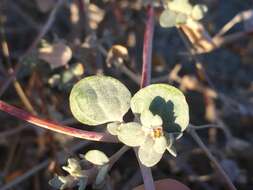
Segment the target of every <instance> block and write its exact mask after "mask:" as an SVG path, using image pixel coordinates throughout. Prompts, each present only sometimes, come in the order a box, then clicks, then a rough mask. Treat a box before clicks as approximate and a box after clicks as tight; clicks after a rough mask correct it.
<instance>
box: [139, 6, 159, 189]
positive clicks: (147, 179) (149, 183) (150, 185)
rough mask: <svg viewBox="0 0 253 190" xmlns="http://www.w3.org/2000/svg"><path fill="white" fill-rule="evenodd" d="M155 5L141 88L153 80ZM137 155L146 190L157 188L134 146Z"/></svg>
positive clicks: (146, 40)
mask: <svg viewBox="0 0 253 190" xmlns="http://www.w3.org/2000/svg"><path fill="white" fill-rule="evenodd" d="M154 14H155V13H154V7H153V6H152V5H151V4H150V5H149V6H148V8H147V17H148V18H147V22H146V28H145V34H144V42H143V64H142V75H141V84H140V86H141V88H143V87H145V86H147V85H149V84H150V82H151V62H152V47H153V36H154ZM134 151H135V155H136V157H137V160H138V162H139V166H140V169H141V174H142V178H143V182H144V187H145V190H155V184H154V179H153V176H152V171H151V169H150V168H148V167H146V166H144V165H143V164H142V163H141V162H140V160H139V157H138V150H137V148H134Z"/></svg>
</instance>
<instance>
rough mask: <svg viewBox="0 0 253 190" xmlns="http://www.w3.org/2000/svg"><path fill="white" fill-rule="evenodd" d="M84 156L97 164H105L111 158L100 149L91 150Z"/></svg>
mask: <svg viewBox="0 0 253 190" xmlns="http://www.w3.org/2000/svg"><path fill="white" fill-rule="evenodd" d="M84 158H85V159H86V160H88V161H89V162H91V163H93V164H95V165H99V166H100V165H104V164H107V163H108V162H109V158H108V157H107V156H106V155H105V154H104V153H103V152H101V151H99V150H90V151H88V152H87V153H86V154H85V155H84Z"/></svg>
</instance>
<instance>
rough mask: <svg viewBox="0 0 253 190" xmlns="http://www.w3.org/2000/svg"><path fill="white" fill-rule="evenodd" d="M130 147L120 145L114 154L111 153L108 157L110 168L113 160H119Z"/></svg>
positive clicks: (113, 162)
mask: <svg viewBox="0 0 253 190" xmlns="http://www.w3.org/2000/svg"><path fill="white" fill-rule="evenodd" d="M129 149H130V147H129V146H126V145H124V146H122V147H121V148H120V149H119V150H118V151H117V152H116V153H115V154H113V155H112V156H111V157H110V168H112V166H113V165H114V164H115V162H117V160H119V158H120V157H121V156H122V155H123V154H124V153H125V152H126V151H128V150H129Z"/></svg>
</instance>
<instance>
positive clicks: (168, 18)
mask: <svg viewBox="0 0 253 190" xmlns="http://www.w3.org/2000/svg"><path fill="white" fill-rule="evenodd" d="M176 18H177V13H175V12H174V11H171V10H169V9H165V10H164V11H163V12H162V14H161V16H160V18H159V22H160V25H161V26H162V27H166V28H170V27H173V26H175V25H176Z"/></svg>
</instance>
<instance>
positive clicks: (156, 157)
mask: <svg viewBox="0 0 253 190" xmlns="http://www.w3.org/2000/svg"><path fill="white" fill-rule="evenodd" d="M154 144H155V142H154V140H153V139H152V137H150V136H148V137H147V138H146V140H145V142H144V143H143V144H142V145H141V146H140V147H139V149H138V157H139V159H140V161H141V163H142V164H143V165H145V166H146V167H152V166H154V165H156V164H157V163H158V162H159V161H160V160H161V158H162V156H163V153H158V152H157V151H156V150H155V148H154Z"/></svg>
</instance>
